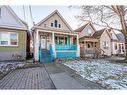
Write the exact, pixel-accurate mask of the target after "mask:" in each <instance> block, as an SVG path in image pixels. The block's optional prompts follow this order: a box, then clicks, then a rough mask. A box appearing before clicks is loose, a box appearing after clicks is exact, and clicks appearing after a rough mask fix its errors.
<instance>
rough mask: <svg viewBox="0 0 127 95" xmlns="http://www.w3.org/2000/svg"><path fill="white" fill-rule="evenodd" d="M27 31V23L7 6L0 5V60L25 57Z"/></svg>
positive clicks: (22, 58)
mask: <svg viewBox="0 0 127 95" xmlns="http://www.w3.org/2000/svg"><path fill="white" fill-rule="evenodd" d="M27 31H28V26H27V24H26V23H25V22H24V21H22V20H21V19H20V18H19V17H18V16H17V15H16V14H15V13H14V11H13V10H12V9H11V8H10V7H9V6H0V61H3V60H24V59H25V58H26V52H27V51H26V44H27ZM28 47H29V46H28Z"/></svg>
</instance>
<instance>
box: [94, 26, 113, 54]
mask: <svg viewBox="0 0 127 95" xmlns="http://www.w3.org/2000/svg"><path fill="white" fill-rule="evenodd" d="M93 37H95V38H99V39H100V42H99V43H100V49H101V50H102V51H101V53H104V55H107V56H111V52H112V51H111V50H112V49H111V48H112V43H111V36H110V34H109V31H108V29H106V28H104V29H101V30H98V31H96V32H95V33H94V34H93Z"/></svg>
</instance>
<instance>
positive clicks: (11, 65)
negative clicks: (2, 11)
mask: <svg viewBox="0 0 127 95" xmlns="http://www.w3.org/2000/svg"><path fill="white" fill-rule="evenodd" d="M25 64H26V63H25V62H11V61H10V62H0V76H2V75H5V74H7V73H8V72H9V71H11V70H14V69H16V68H20V67H23V66H24V65H25Z"/></svg>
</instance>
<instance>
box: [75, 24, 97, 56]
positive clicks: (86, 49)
mask: <svg viewBox="0 0 127 95" xmlns="http://www.w3.org/2000/svg"><path fill="white" fill-rule="evenodd" d="M74 31H75V32H78V33H79V44H80V52H81V56H82V57H91V56H92V57H93V56H95V55H94V54H95V50H96V51H98V53H99V38H95V37H93V36H92V35H93V34H94V33H95V32H96V29H95V28H94V26H93V25H92V24H91V23H90V22H89V23H87V24H85V25H83V26H81V27H80V28H78V29H76V30H74ZM97 56H98V55H97Z"/></svg>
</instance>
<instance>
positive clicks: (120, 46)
mask: <svg viewBox="0 0 127 95" xmlns="http://www.w3.org/2000/svg"><path fill="white" fill-rule="evenodd" d="M116 35H117V37H118V39H119V42H118V44H117V47H118V48H117V50H118V51H117V54H122V55H123V54H125V52H126V50H125V49H126V48H125V47H126V46H125V38H124V35H123V34H122V33H118V34H116Z"/></svg>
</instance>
